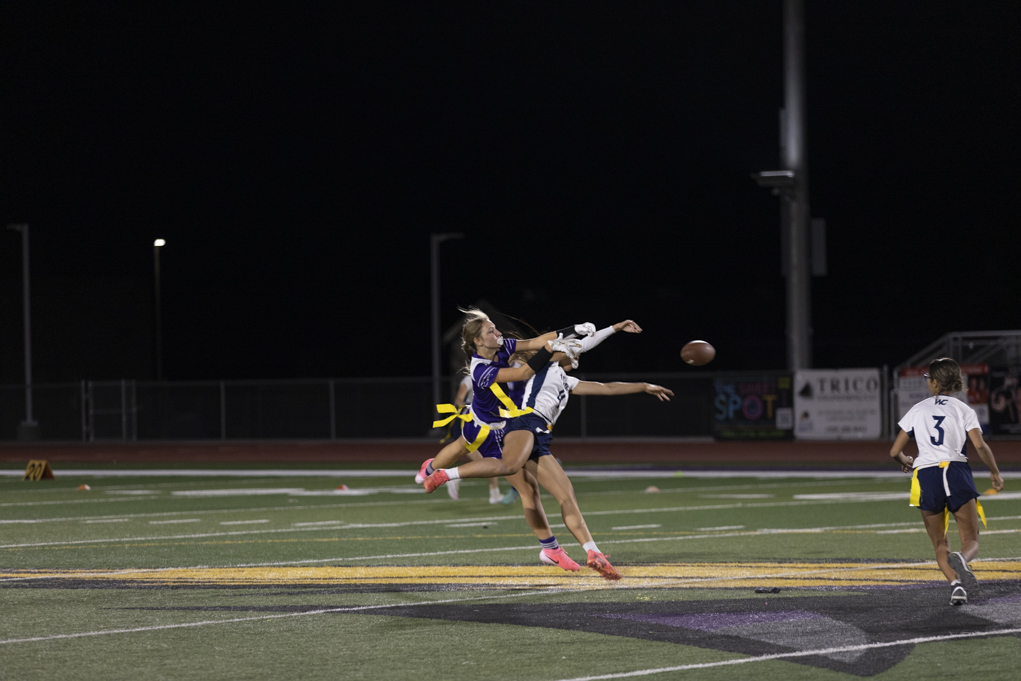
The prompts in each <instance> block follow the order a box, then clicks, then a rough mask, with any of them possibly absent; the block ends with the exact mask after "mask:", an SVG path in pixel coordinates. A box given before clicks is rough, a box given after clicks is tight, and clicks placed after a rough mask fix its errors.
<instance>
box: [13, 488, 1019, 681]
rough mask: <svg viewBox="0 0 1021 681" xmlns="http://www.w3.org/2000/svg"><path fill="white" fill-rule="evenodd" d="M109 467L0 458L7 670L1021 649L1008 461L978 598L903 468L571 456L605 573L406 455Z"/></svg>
mask: <svg viewBox="0 0 1021 681" xmlns="http://www.w3.org/2000/svg"><path fill="white" fill-rule="evenodd" d="M111 472H112V473H119V474H120V475H117V476H116V477H98V476H95V475H88V474H86V473H85V472H83V473H70V472H65V471H62V470H61V469H60V468H58V469H57V479H56V480H51V481H42V482H21V481H20V479H19V478H18V477H15V476H10V475H6V476H2V477H0V612H2V614H3V616H2V617H0V679H3V680H7V679H65V678H68V679H72V678H73V679H210V678H217V679H219V678H224V679H227V678H230V679H281V678H300V679H338V678H340V679H363V678H364V679H412V678H414V679H423V680H432V679H455V680H457V679H465V680H468V679H471V680H472V681H478V680H480V679H529V680H532V679H549V680H551V681H556V680H561V679H595V678H607V679H609V678H631V677H633V676H639V675H640V676H642V678H652V679H734V678H741V679H784V680H785V681H788V680H791V679H851V678H858V677H863V676H864V677H873V678H877V679H911V680H912V681H916V680H917V679H919V678H926V679H941V678H946V679H959V678H961V677H962V676H974V677H976V678H981V679H983V681H989V680H992V679H1015V678H1018V676H1017V674H1018V672H1017V670H1018V669H1021V641H1019V638H1021V495H1019V494H1018V493H1017V492H1018V490H1019V489H1021V480H1019V479H1018V477H1017V476H1014V477H1012V478H1010V479H1008V481H1007V488H1006V489H1005V490H1004V492H1003V493H1001V494H1000V495H997V496H995V497H992V496H989V497H984V498H983V505H984V508H985V511H986V514H987V518H988V523H989V524H988V528H987V529H986V530H984V531H983V534H982V538H981V541H982V545H981V560H979V561H976V562H975V563H974V565H973V567H974V569H975V573H976V575H977V577H978V578H979V580H980V581H981V583H982V593H981V597H980V598H979V599H972V602H970V603H969V604H968V605H965V606H961V607H957V608H954V607H951V606H950V605H948V604H947V600H948V597H949V592H948V589H947V587H946V586H945V583H944V582H942V576H941V574H940V573H939V572H938V570H937V568H936V567H935V562H934V561H933V559H932V549H931V545H930V543H929V541H928V539H927V537H926V535H925V534H924V532H922V526H921V522H920V520H919V518H918V512H917V511H916V510H914V509H910V508H908V506H907V477H906V476H904V477H875V478H870V477H853V478H841V477H838V476H834V474H832V473H829V474H827V475H828V477H822V478H818V479H813V478H809V477H784V478H777V477H772V478H756V477H751V476H747V475H746V476H745V477H737V476H739V475H742V474H740V473H735V472H733V471H731V472H730V473H727V474H726V475H727V476H729V477H712V476H706V477H691V475H685V476H673V475H670V474H667V477H656V478H651V477H649V478H647V477H633V478H632V477H626V476H622V475H619V474H617V475H610V476H604V477H589V476H586V475H580V474H579V475H572V479H573V481H574V484H575V488H576V491H577V495H578V499H579V502H580V504H581V508H582V510H583V512H584V513H585V517H586V520H587V521H588V525H589V527H590V529H591V530H592V532H593V534H594V536H595V538H596V541H597V542H598V543H599V545H600V548H601V549H602V550H603V551H604V552H605V553H608V554H610V556H611V560H612V562H613V563H614V565H616V566H617V567H618V569H620V571H621V573H622V574H623V575H624V578H623V579H622V580H621V581H620V582H616V583H611V582H607V581H605V580H603V579H601V578H600V577H599V576H598V575H597V574H596V573H595V572H593V571H592V570H588V569H584V570H583V571H582V572H580V573H568V572H565V571H563V570H560V569H559V568H555V567H551V566H545V565H542V564H540V563H539V561H538V559H537V557H538V545H537V542H536V540H535V538H534V535H532V533H531V532H530V531H529V529H528V527H527V525H526V524H525V522H524V519H523V518H522V516H521V505H520V503H516V504H514V505H503V504H496V505H490V504H489V503H488V499H487V488H486V484H485V483H484V482H482V481H466V482H465V483H464V484H463V485H462V488H461V500H460V501H453V500H451V499H450V498H449V497H448V496H447V494H446V493H445V492H444V490H442V489H441V490H439V491H437V492H436V493H435V494H433V495H425V494H423V493H421V490H420V488H419V487H418V486H416V485H414V484H413V483H412V481H411V479H410V478H411V476H412V475H413V473H414V471H406V472H404V471H401V472H400V475H394V474H392V473H390V474H387V473H386V472H384V471H379V472H373V471H366V470H361V471H351V472H350V474H348V473H345V472H338V471H306V472H304V473H303V472H301V471H286V470H285V471H281V470H261V471H247V473H249V475H244V476H241V475H237V473H238V471H224V472H223V474H222V475H217V474H215V472H213V471H208V470H207V471H204V473H205V474H204V475H188V471H185V470H182V471H177V472H176V474H172V473H174V472H173V471H157V470H148V471H144V472H139V473H138V474H137V475H134V476H132V475H123V473H124V471H121V470H115V471H111ZM577 472H578V473H583V472H584V471H577ZM791 475H792V476H793V474H791ZM857 475H859V476H861V473H858V474H857ZM976 482H977V483H978V485H979V489H980V490H984V489H986V488H987V487H988V484H984V483H987V482H988V481H987V480H982V479H977V480H976ZM82 484H87V485H89V486H90V487H91V489H90V490H79V489H77V487H78V486H79V485H82ZM342 484H343V485H346V486H347V487H348V488H349V489H348V490H347V491H339V492H338V490H337V489H336V488H337V487H338V485H342ZM650 485H654V486H656V487H657V488H658V489H659V492H647V491H646V489H647V488H648V487H649V486H650ZM502 486H503V488H504V489H506V488H507V484H506V482H504V483H503V485H502ZM544 502H545V504H546V510H547V513H548V514H549V516H550V519H551V522H552V523H553V524H554V531H555V532H556V533H557V537H558V539H559V540H560V542H561V544H563V545H564V546H565V548H566V549H567V551H568V553H569V554H571V555H572V557H574V558H575V559H576V560H579V561H580V562H583V560H582V559H583V558H584V554H583V552H582V550H581V548H580V547H579V546H578V545H577V544H576V543H575V542H574V540H573V539H572V538H571V536H570V534H569V533H568V532H567V530H566V528H564V527H563V525H562V524H560V525H559V526H557V525H558V524H559V523H560V519H559V517H558V516H557V515H556V513H557V512H558V507H557V505H556V503H555V502H554V501H552V499H550V498H548V497H544ZM950 533H951V543H952V544H955V543H956V542H955V527H954V525H953V524H951V526H950ZM757 590H759V591H765V593H757ZM777 590H778V591H777ZM962 670H963V672H962Z"/></svg>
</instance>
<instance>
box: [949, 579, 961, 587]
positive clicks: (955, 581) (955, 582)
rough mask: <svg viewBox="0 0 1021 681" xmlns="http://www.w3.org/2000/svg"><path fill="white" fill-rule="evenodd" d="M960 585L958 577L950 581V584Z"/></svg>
mask: <svg viewBox="0 0 1021 681" xmlns="http://www.w3.org/2000/svg"><path fill="white" fill-rule="evenodd" d="M960 585H961V580H959V579H955V580H954V581H952V582H950V586H960Z"/></svg>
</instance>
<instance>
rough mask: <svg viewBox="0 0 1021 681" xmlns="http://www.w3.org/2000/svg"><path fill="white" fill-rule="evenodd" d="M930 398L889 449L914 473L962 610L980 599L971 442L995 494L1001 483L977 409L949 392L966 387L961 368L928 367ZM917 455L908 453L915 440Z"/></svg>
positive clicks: (946, 362)
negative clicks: (954, 543)
mask: <svg viewBox="0 0 1021 681" xmlns="http://www.w3.org/2000/svg"><path fill="white" fill-rule="evenodd" d="M925 379H926V380H927V381H928V383H929V392H930V393H931V394H932V397H929V398H927V399H925V400H922V401H921V402H919V403H918V404H916V405H915V406H913V407H911V409H910V410H909V411H908V413H907V414H905V415H904V418H902V419H901V420H900V422H899V423H898V424H897V425H899V426H900V428H901V431H900V433H898V435H897V439H896V440H895V441H894V443H893V447H892V448H891V449H890V457H891V458H893V459H895V460H896V461H897V462H898V463H899V464H900V465H901V469H902V470H903V471H904V472H905V473H912V471H913V475H912V477H911V501H910V504H911V505H912V506H917V507H918V508H919V509H921V511H922V522H923V523H925V530H926V532H928V533H929V539H931V540H932V545H933V546H934V547H935V549H936V562H937V563H938V564H939V568H940V570H942V571H943V574H944V576H946V578H947V581H949V582H950V604H951V605H962V604H964V603H967V602H968V596H969V595H970V596H971V597H972V599H974V598H976V597H977V596H978V581H977V580H976V579H975V575H974V574H973V573H972V571H971V567H970V566H969V565H968V563H969V561H972V560H974V559H975V556H977V555H978V509H977V506H976V503H975V499H977V498H978V496H979V494H978V491H977V490H976V489H975V481H974V479H973V478H972V476H971V468H970V467H969V466H968V457H967V452H968V441H969V440H970V441H971V444H972V445H974V447H975V449H976V451H978V455H979V456H980V457H981V458H982V461H983V462H985V464H986V466H988V467H989V479H990V480H991V481H992V483H993V489H995V490H996V491H997V492H998V491H1000V490H1001V489H1003V478H1002V477H1001V476H1000V469H999V468H998V467H997V465H996V459H995V458H993V451H992V450H991V449H990V448H989V445H987V444H986V441H985V440H984V439H983V438H982V429H981V428H980V427H979V423H978V417H977V416H976V415H975V410H974V409H972V408H971V407H969V406H968V405H967V404H965V403H964V402H962V401H960V400H959V399H957V398H956V397H953V396H952V395H951V393H955V392H959V391H960V390H961V389H962V388H963V385H964V378H963V376H962V375H961V367H960V366H958V364H957V362H955V361H954V360H952V359H950V358H949V357H941V358H940V359H937V360H933V361H932V362H931V363H930V364H929V373H927V374H925ZM912 435H913V436H914V438H915V444H917V445H918V455H917V456H915V457H910V456H907V455H905V454H904V452H903V450H904V445H906V444H907V443H908V439H909V438H910V437H911V436H912ZM948 513H953V514H954V519H955V520H956V521H957V531H958V533H959V534H960V536H961V550H960V551H955V552H953V553H951V552H950V542H949V540H948V539H947V529H948V527H949V515H948Z"/></svg>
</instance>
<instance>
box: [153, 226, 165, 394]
mask: <svg viewBox="0 0 1021 681" xmlns="http://www.w3.org/2000/svg"><path fill="white" fill-rule="evenodd" d="M166 245H167V242H166V240H164V239H156V240H155V241H153V242H152V274H153V280H154V281H155V284H156V380H157V381H162V380H163V323H162V310H161V305H160V249H161V248H163V247H164V246H166Z"/></svg>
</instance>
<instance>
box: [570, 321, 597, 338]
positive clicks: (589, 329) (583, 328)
mask: <svg viewBox="0 0 1021 681" xmlns="http://www.w3.org/2000/svg"><path fill="white" fill-rule="evenodd" d="M595 332H596V325H595V324H593V323H592V322H585V323H584V324H575V325H574V333H575V334H577V335H578V336H591V335H592V334H594V333H595Z"/></svg>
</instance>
